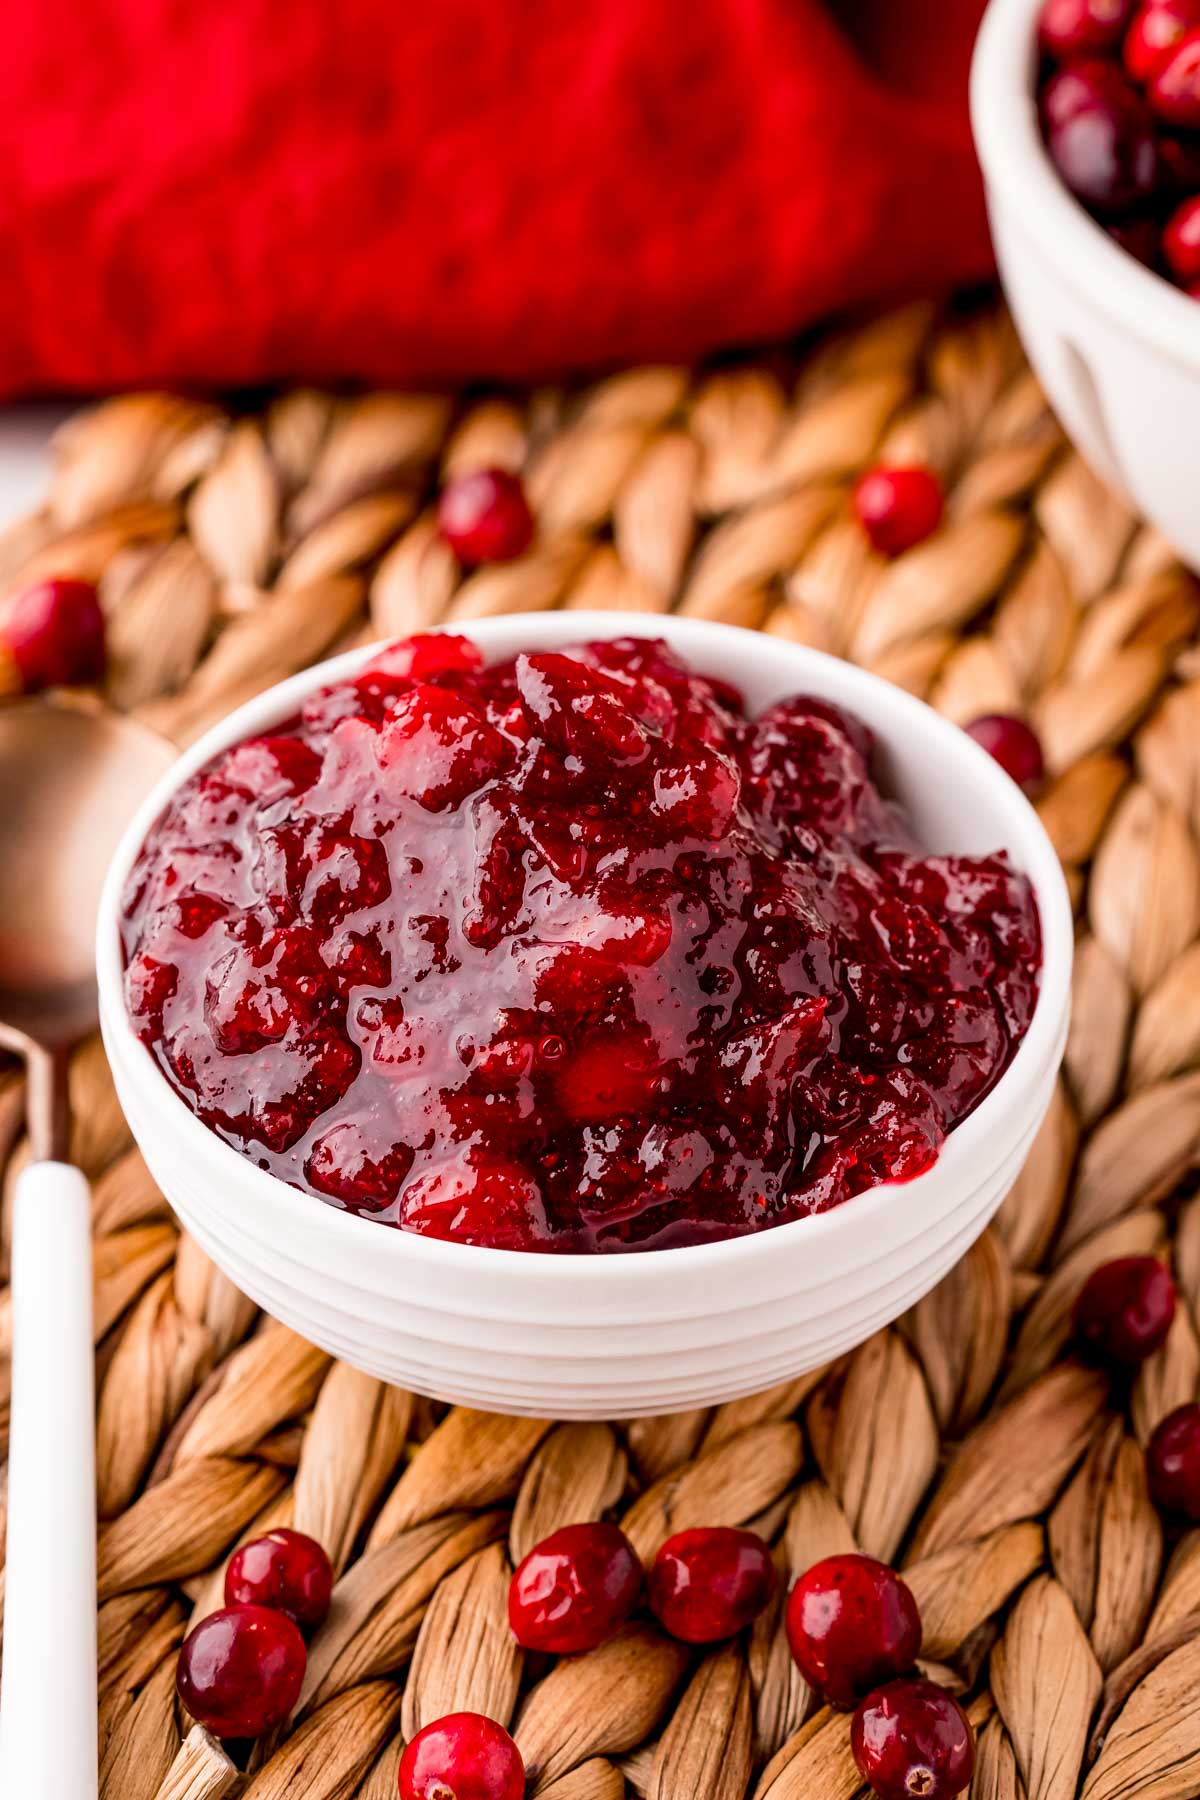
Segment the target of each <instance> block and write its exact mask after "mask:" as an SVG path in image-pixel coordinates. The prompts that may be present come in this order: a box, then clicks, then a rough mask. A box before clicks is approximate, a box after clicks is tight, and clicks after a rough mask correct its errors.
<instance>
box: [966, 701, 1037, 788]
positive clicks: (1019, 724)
mask: <svg viewBox="0 0 1200 1800" xmlns="http://www.w3.org/2000/svg"><path fill="white" fill-rule="evenodd" d="M967 736H968V737H971V738H974V739H975V742H976V743H977V744H980V745H982V746H983V748H984V749H985V750H986V751H987V753H988V755H989V756H991V757H994V758H995V760H996V761H997V762H998V763H999V764H1000V767H1001V768H1002V769H1003V770H1004V773H1005V774H1006V775H1011V776H1012V779H1013V780H1014V781H1015V782H1016V784H1017V786H1018V787H1021V788H1026V789H1029V788H1035V787H1036V786H1037V785H1038V783H1039V782H1040V781H1041V779H1042V776H1043V774H1044V773H1045V765H1044V763H1043V762H1042V746H1041V744H1040V743H1039V742H1038V739H1037V734H1036V733H1035V732H1034V731H1033V729H1032V728H1031V727H1030V726H1028V725H1027V724H1026V723H1025V721H1024V719H1014V718H1013V717H1012V716H1011V715H1010V714H1007V713H986V714H985V715H984V716H983V718H981V719H974V720H972V722H971V724H969V725H968V726H967Z"/></svg>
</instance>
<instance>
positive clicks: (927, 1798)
mask: <svg viewBox="0 0 1200 1800" xmlns="http://www.w3.org/2000/svg"><path fill="white" fill-rule="evenodd" d="M850 1747H851V1749H852V1750H853V1751H854V1760H855V1762H856V1763H857V1764H858V1767H859V1771H860V1773H861V1774H862V1776H863V1779H864V1780H865V1781H869V1782H870V1784H871V1786H872V1787H873V1788H874V1790H875V1792H876V1793H877V1794H878V1795H879V1796H880V1800H952V1796H953V1795H955V1794H960V1793H961V1792H962V1790H963V1789H964V1788H965V1787H966V1785H967V1783H968V1782H969V1781H970V1779H971V1776H972V1774H973V1772H974V1769H975V1741H974V1739H973V1737H972V1735H971V1726H970V1723H969V1722H968V1719H967V1715H966V1713H965V1712H964V1711H963V1709H962V1707H961V1706H960V1705H959V1704H958V1701H957V1700H956V1699H955V1698H954V1696H953V1695H952V1694H948V1693H947V1692H946V1690H945V1688H940V1687H937V1686H935V1684H934V1683H933V1682H932V1681H921V1680H919V1679H916V1678H914V1679H913V1680H911V1681H893V1682H892V1683H891V1684H890V1685H889V1686H888V1687H882V1688H877V1689H876V1691H875V1692H874V1693H873V1694H870V1695H868V1696H867V1698H866V1699H865V1700H864V1701H863V1702H862V1703H861V1705H860V1706H859V1708H858V1711H857V1712H856V1713H855V1715H854V1721H853V1724H852V1725H851V1728H850Z"/></svg>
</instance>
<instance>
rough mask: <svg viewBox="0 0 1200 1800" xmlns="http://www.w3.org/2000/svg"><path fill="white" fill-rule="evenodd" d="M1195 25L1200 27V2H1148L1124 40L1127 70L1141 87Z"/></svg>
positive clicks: (1168, 59) (1167, 59)
mask: <svg viewBox="0 0 1200 1800" xmlns="http://www.w3.org/2000/svg"><path fill="white" fill-rule="evenodd" d="M1193 25H1200V0H1146V3H1145V4H1144V5H1142V6H1139V7H1138V9H1137V11H1136V13H1135V14H1134V16H1133V22H1132V24H1131V25H1130V27H1129V31H1128V33H1127V34H1126V38H1125V48H1124V57H1125V67H1126V68H1127V69H1128V70H1129V73H1130V74H1131V75H1132V76H1133V79H1134V80H1135V81H1136V82H1138V83H1139V84H1140V85H1141V86H1143V87H1144V86H1145V85H1146V83H1147V82H1149V81H1153V80H1154V77H1155V76H1156V75H1157V74H1158V72H1159V70H1160V69H1162V68H1164V67H1165V65H1166V64H1167V63H1168V62H1169V61H1170V60H1171V55H1172V53H1173V51H1174V50H1175V48H1176V46H1177V45H1178V44H1179V43H1180V41H1181V40H1182V38H1183V37H1184V36H1185V35H1186V33H1187V32H1188V31H1189V30H1190V28H1191V27H1192V26H1193Z"/></svg>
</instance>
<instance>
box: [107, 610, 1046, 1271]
mask: <svg viewBox="0 0 1200 1800" xmlns="http://www.w3.org/2000/svg"><path fill="white" fill-rule="evenodd" d="M873 755H874V745H873V742H872V738H871V733H870V732H869V731H868V730H867V729H866V728H865V726H864V725H863V724H862V723H861V721H859V720H857V719H854V718H851V717H850V716H849V715H848V714H846V713H844V712H843V711H841V710H840V709H839V708H838V707H836V706H834V705H832V704H831V703H830V702H829V701H828V700H826V699H825V698H823V697H820V696H809V695H792V696H790V697H789V698H787V699H783V700H780V701H779V702H777V703H776V704H775V705H773V706H770V707H768V708H767V709H766V710H765V711H764V712H763V713H761V714H760V715H759V716H758V717H757V718H749V717H747V715H746V712H745V709H744V708H743V706H742V704H741V701H740V700H739V698H738V696H737V695H736V694H735V693H734V692H733V691H732V690H731V689H730V688H728V687H727V686H726V685H724V684H723V683H720V682H718V681H715V680H713V679H712V678H709V677H706V676H704V675H701V674H697V673H695V672H694V671H692V670H690V669H688V668H687V667H685V666H684V664H683V663H681V662H680V661H679V660H678V658H676V657H675V656H674V655H672V653H671V652H670V651H669V650H668V649H667V647H666V645H664V644H661V643H658V642H656V641H653V640H647V639H641V638H619V639H616V640H614V641H611V642H603V643H593V644H585V645H579V646H575V647H573V648H572V649H570V650H566V651H563V650H556V651H538V652H535V653H534V654H531V655H528V656H518V657H514V658H512V659H510V660H508V661H505V662H501V663H498V664H496V665H494V666H492V667H485V666H484V664H483V660H482V658H481V656H480V654H479V651H478V650H477V649H476V647H475V646H474V645H473V644H471V643H469V642H468V641H467V640H466V639H464V638H459V637H454V636H439V635H437V634H426V635H423V636H419V637H416V638H411V639H408V640H406V641H404V642H401V643H397V644H393V645H391V646H389V647H388V648H387V649H385V650H383V651H381V652H380V653H379V654H378V655H376V656H375V657H374V659H373V660H372V661H370V662H369V663H367V664H365V665H364V666H363V667H362V668H360V669H359V670H358V672H357V673H356V674H355V675H353V676H351V677H349V678H346V679H344V680H343V681H341V682H339V683H338V684H337V685H336V686H334V687H332V688H330V689H327V690H326V691H325V692H324V693H320V694H315V695H313V696H312V697H311V698H310V700H309V701H308V703H306V705H305V707H304V709H303V712H302V714H301V716H300V717H299V718H296V719H292V720H289V721H286V722H285V723H284V724H282V725H281V726H280V727H279V728H278V729H277V730H275V731H274V732H273V733H272V734H271V735H270V736H268V737H260V738H255V739H252V740H251V741H250V742H248V743H245V744H242V745H239V746H237V747H235V748H234V749H232V750H230V751H228V752H226V753H225V754H224V755H223V756H220V757H218V758H217V759H216V760H215V761H214V762H213V763H212V764H210V765H209V766H208V767H207V768H206V769H203V770H201V771H200V773H199V774H197V775H195V776H193V777H192V779H191V780H190V781H188V782H187V783H185V784H184V786H183V787H182V788H181V789H180V790H179V792H178V794H177V795H176V797H175V800H174V801H173V803H172V805H171V806H170V807H169V808H168V809H167V811H166V813H165V814H164V815H163V817H162V818H161V819H160V820H159V821H158V824H157V825H156V827H155V828H154V830H153V832H152V833H151V834H150V837H149V839H148V840H147V843H146V845H145V848H144V850H143V853H142V856H141V857H140V859H139V861H138V864H137V866H136V868H135V869H134V871H133V873H132V876H131V878H130V881H129V883H128V886H127V890H126V895H125V920H124V944H125V952H126V958H127V962H126V997H127V1003H128V1006H129V1010H130V1015H131V1017H132V1019H133V1021H134V1023H135V1025H136V1027H137V1030H138V1032H139V1034H140V1035H141V1037H142V1039H143V1041H144V1042H145V1043H146V1044H147V1045H148V1046H149V1048H150V1050H151V1052H152V1054H153V1055H154V1056H155V1057H156V1058H157V1060H158V1062H159V1064H160V1066H161V1068H162V1069H163V1071H164V1073H165V1075H166V1077H167V1079H168V1080H169V1081H170V1082H171V1083H172V1085H173V1086H174V1087H175V1089H176V1090H177V1091H178V1092H179V1093H181V1094H182V1095H183V1096H184V1098H185V1099H186V1100H187V1102H188V1104H189V1105H190V1106H191V1107H192V1109H193V1110H194V1112H195V1113H196V1114H197V1116H198V1117H200V1118H201V1119H203V1120H204V1121H205V1123H206V1124H208V1125H209V1126H210V1127H211V1128H212V1129H213V1130H214V1131H216V1132H218V1133H219V1134H220V1135H221V1136H222V1137H223V1138H224V1139H225V1140H226V1141H227V1142H228V1143H230V1144H232V1145H233V1146H235V1147H236V1148H237V1149H238V1150H240V1151H241V1152H242V1153H243V1154H244V1155H246V1156H248V1157H250V1158H252V1159H253V1160H254V1161H255V1162H256V1163H257V1164H258V1165H259V1166H261V1167H264V1168H266V1169H268V1170H270V1171H271V1172H272V1173H273V1174H275V1175H277V1176H278V1177H280V1178H281V1179H282V1180H284V1181H287V1182H290V1183H291V1184H293V1185H294V1186H296V1187H300V1188H304V1189H306V1190H307V1191H309V1192H311V1193H315V1194H319V1195H320V1196H321V1198H322V1199H323V1200H325V1201H327V1202H328V1203H329V1204H330V1205H332V1206H336V1207H339V1208H342V1209H344V1210H346V1211H349V1212H355V1213H359V1214H361V1215H362V1216H364V1217H366V1218H370V1219H373V1220H376V1221H378V1222H380V1223H382V1224H385V1225H388V1226H392V1227H399V1228H400V1229H402V1230H406V1231H412V1232H416V1233H419V1234H421V1235H424V1236H428V1237H436V1238H441V1239H445V1240H448V1241H450V1242H455V1243H459V1244H463V1245H470V1246H485V1247H491V1248H498V1249H505V1250H515V1251H539V1252H551V1251H572V1252H575V1251H593V1250H603V1251H614V1250H616V1251H620V1250H627V1249H628V1250H642V1249H651V1248H655V1249H657V1248H668V1247H671V1246H674V1245H680V1244H696V1243H704V1242H708V1241H711V1240H712V1239H715V1238H723V1237H730V1236H737V1235H740V1234H742V1233H745V1232H750V1231H758V1230H762V1229H764V1228H766V1227H769V1226H773V1225H776V1224H781V1223H784V1222H786V1221H788V1220H792V1219H798V1218H802V1217H804V1216H806V1215H807V1214H809V1213H813V1212H823V1211H825V1210H827V1209H828V1208H829V1207H831V1206H836V1205H839V1204H840V1203H841V1202H842V1201H843V1200H845V1199H847V1198H848V1197H850V1196H851V1195H853V1194H857V1193H860V1192H862V1190H863V1189H864V1188H867V1187H870V1186H872V1185H874V1184H875V1183H877V1182H881V1181H907V1180H910V1179H912V1178H913V1177H915V1176H917V1175H919V1174H920V1173H921V1172H922V1170H924V1169H927V1168H928V1167H929V1166H930V1164H931V1163H932V1162H933V1160H934V1158H935V1157H936V1156H937V1154H938V1151H939V1149H940V1147H941V1145H942V1143H943V1141H944V1139H945V1136H946V1133H947V1132H948V1131H950V1130H952V1129H953V1127H954V1126H955V1125H956V1124H957V1123H958V1121H959V1120H960V1119H962V1118H964V1117H965V1116H966V1115H967V1114H968V1113H969V1112H970V1111H971V1109H972V1108H973V1107H974V1106H976V1105H977V1104H978V1102H979V1101H980V1100H981V1099H982V1098H983V1096H984V1095H985V1094H986V1093H987V1092H988V1090H989V1089H990V1088H991V1087H992V1085H993V1084H994V1083H995V1082H996V1081H997V1080H998V1079H999V1077H1000V1076H1001V1074H1002V1073H1003V1071H1004V1069H1005V1068H1006V1067H1007V1065H1008V1062H1009V1060H1010V1059H1011V1057H1012V1054H1013V1051H1014V1049H1015V1046H1016V1044H1017V1043H1018V1042H1019V1041H1020V1039H1021V1037H1022V1035H1023V1034H1024V1032H1025V1030H1026V1028H1027V1026H1028V1024H1029V1021H1030V1018H1031V1016H1032V1013H1033V1009H1034V1006H1035V1004H1036V1000H1037V989H1038V973H1039V964H1040V954H1041V951H1040V934H1039V927H1038V918H1037V910H1036V907H1035V905H1034V901H1033V897H1032V893H1031V890H1030V887H1029V884H1028V882H1027V881H1026V880H1025V879H1024V877H1023V876H1021V875H1019V874H1017V873H1016V872H1015V871H1014V870H1013V869H1012V868H1011V867H1010V866H1009V865H1008V863H1007V861H1006V860H1005V858H1004V857H1003V856H994V857H986V858H969V857H956V856H927V855H925V854H924V852H923V851H922V849H921V848H920V846H919V845H918V844H917V843H916V841H915V838H914V836H913V833H912V831H911V828H910V826H909V825H908V823H907V821H906V819H905V818H904V816H903V814H902V813H901V811H900V809H899V808H898V807H897V806H896V805H895V804H894V803H893V802H892V801H890V800H889V799H887V797H886V796H885V795H884V794H883V793H882V792H881V791H880V789H879V787H878V785H877V783H876V780H875V776H874V772H873V767H872V759H873Z"/></svg>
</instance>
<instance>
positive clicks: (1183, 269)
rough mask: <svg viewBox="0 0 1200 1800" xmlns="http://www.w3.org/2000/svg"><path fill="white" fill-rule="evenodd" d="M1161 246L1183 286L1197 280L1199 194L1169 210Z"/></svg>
mask: <svg viewBox="0 0 1200 1800" xmlns="http://www.w3.org/2000/svg"><path fill="white" fill-rule="evenodd" d="M1162 249H1163V255H1164V257H1165V258H1166V260H1167V263H1168V265H1169V267H1170V269H1171V272H1172V274H1173V275H1175V276H1176V277H1177V279H1178V280H1179V281H1180V282H1181V283H1182V284H1183V285H1184V286H1185V287H1186V286H1187V285H1188V284H1189V283H1190V282H1193V281H1200V194H1197V195H1193V196H1192V198H1191V199H1190V200H1185V201H1184V202H1183V205H1182V206H1179V207H1176V209H1175V211H1174V212H1173V213H1172V214H1171V217H1170V218H1169V219H1168V220H1167V223H1166V225H1165V226H1164V228H1163V234H1162Z"/></svg>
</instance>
